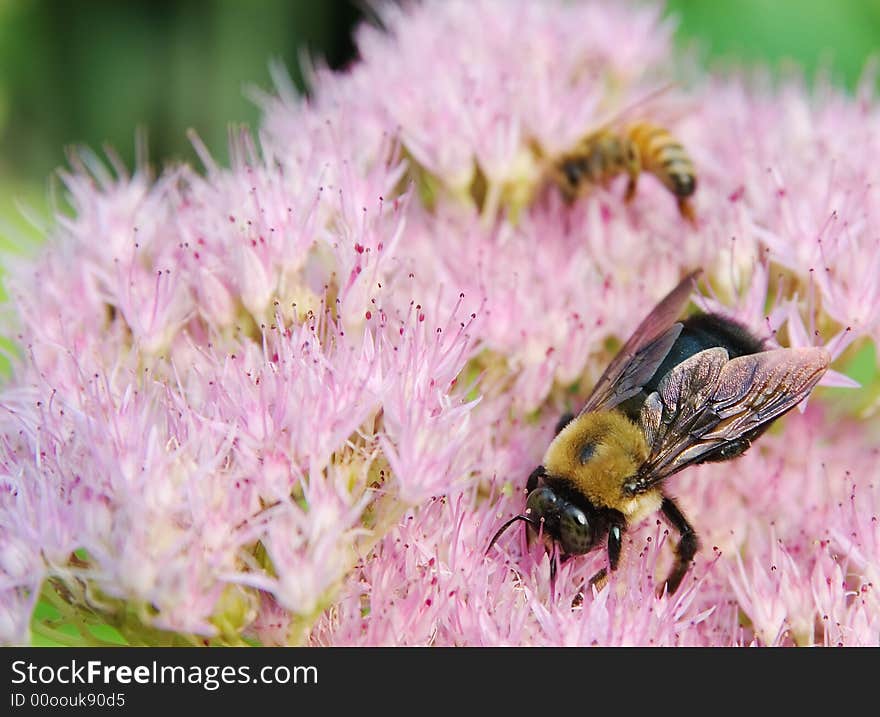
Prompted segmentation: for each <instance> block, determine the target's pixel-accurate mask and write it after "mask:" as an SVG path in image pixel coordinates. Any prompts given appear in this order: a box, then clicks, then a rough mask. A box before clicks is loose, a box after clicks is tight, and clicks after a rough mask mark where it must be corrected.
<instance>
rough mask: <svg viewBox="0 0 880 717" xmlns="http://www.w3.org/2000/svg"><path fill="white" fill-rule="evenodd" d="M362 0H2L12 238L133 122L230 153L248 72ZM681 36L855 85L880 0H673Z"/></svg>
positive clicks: (2, 148) (708, 54) (1, 63)
mask: <svg viewBox="0 0 880 717" xmlns="http://www.w3.org/2000/svg"><path fill="white" fill-rule="evenodd" d="M367 7H369V5H368V2H366V1H364V2H361V0H190V1H187V2H167V1H165V0H125V1H124V2H123V1H122V0H115V1H114V0H76V1H73V0H0V241H2V242H3V243H5V244H7V245H8V243H9V242H10V241H12V242H13V243H20V242H21V241H22V240H23V239H24V238H26V237H28V236H31V237H33V236H35V235H36V232H34V231H33V230H32V229H31V228H30V227H29V225H28V223H27V222H25V221H23V220H22V218H21V217H20V216H19V212H18V211H17V209H16V204H17V203H21V202H24V203H25V204H27V205H29V206H31V207H34V208H36V209H37V210H38V211H44V210H45V206H46V198H47V182H48V179H49V177H50V175H51V174H52V172H53V170H54V169H55V168H57V167H59V166H62V165H63V164H64V162H65V155H64V151H65V147H68V146H70V145H72V144H79V143H82V144H86V145H89V146H91V147H95V148H100V147H101V146H102V145H104V144H109V145H110V146H112V147H114V148H115V150H116V151H117V152H118V153H119V154H120V155H121V156H122V158H123V159H124V160H125V162H126V163H127V164H128V165H129V166H131V165H132V164H133V161H134V147H135V142H134V133H135V128H138V127H142V128H144V129H145V130H146V135H147V137H148V145H149V151H150V158H151V160H152V162H153V163H154V166H161V164H162V163H163V162H164V161H166V160H171V159H186V160H194V155H193V152H192V149H191V147H190V145H189V142H188V141H187V139H186V130H187V129H188V128H194V129H195V130H196V131H197V132H198V133H199V135H200V136H201V137H202V138H203V140H204V141H205V142H206V144H207V145H208V147H209V148H210V149H211V150H212V151H213V152H214V153H215V155H216V156H217V157H218V158H220V159H221V160H222V159H225V157H226V132H227V127H228V125H229V123H237V122H245V123H248V124H250V125H252V126H253V125H255V124H256V122H257V119H258V111H257V108H256V107H255V106H254V105H253V104H252V102H251V101H250V100H249V99H247V97H246V95H245V88H246V87H247V86H248V85H256V86H259V87H263V88H269V87H270V84H271V83H270V80H269V71H268V64H269V61H270V60H272V59H280V60H281V61H283V62H284V63H285V65H286V66H287V67H288V68H290V71H291V74H292V75H293V77H294V79H295V80H296V81H297V82H298V83H300V86H301V82H302V77H301V74H300V73H299V71H298V69H297V64H298V58H299V56H300V53H301V52H302V51H303V50H305V51H306V52H307V53H309V54H311V55H313V56H320V57H323V58H325V59H326V61H327V62H328V63H329V64H330V65H331V66H332V67H342V66H344V65H345V64H346V63H347V62H350V61H351V60H352V59H353V57H354V48H353V44H352V41H351V31H352V28H353V27H354V26H355V24H356V23H357V22H358V21H359V20H360V19H361V18H362V17H363V14H364V11H365V10H364V9H365V8H367ZM668 10H669V13H670V14H673V15H676V16H678V18H679V21H680V24H679V30H678V34H677V37H678V40H679V41H680V43H681V44H682V45H685V46H691V45H693V44H694V43H696V44H697V46H698V48H699V50H700V56H701V57H702V58H704V59H705V60H706V61H707V62H710V63H716V64H731V63H753V62H769V63H770V64H772V65H774V66H777V67H779V66H781V65H782V64H784V63H787V62H789V61H793V62H794V63H795V64H797V65H799V66H801V67H803V68H804V69H805V70H806V72H807V73H808V75H811V74H812V73H813V72H814V71H815V69H816V68H817V66H819V65H820V64H823V63H825V64H827V65H829V66H830V67H831V68H832V71H833V74H834V76H835V78H836V79H837V80H839V81H840V83H841V84H846V85H847V86H848V87H853V86H854V84H855V82H856V80H857V78H858V76H859V74H860V72H861V70H862V68H863V66H864V64H865V61H866V58H867V57H868V56H869V55H870V54H871V53H872V52H874V51H875V50H876V49H877V47H878V44H880V0H843V1H838V2H830V1H828V0H714V1H711V2H710V1H709V0H671V1H670V2H669V3H668Z"/></svg>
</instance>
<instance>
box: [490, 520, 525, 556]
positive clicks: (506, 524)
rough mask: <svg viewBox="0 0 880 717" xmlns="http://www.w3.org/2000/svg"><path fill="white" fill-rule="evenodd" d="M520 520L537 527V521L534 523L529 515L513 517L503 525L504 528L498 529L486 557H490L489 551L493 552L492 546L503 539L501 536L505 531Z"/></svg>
mask: <svg viewBox="0 0 880 717" xmlns="http://www.w3.org/2000/svg"><path fill="white" fill-rule="evenodd" d="M518 520H524V521H525V522H526V523H528V524H529V525H534V526H535V527H537V525H536V523H535V521H534V520H533V519H532V518H529V516H527V515H515V516H513V517H512V518H511V519H510V520H508V521H507V522H506V523H505V524H504V525H502V526H501V527H500V528H499V529H498V532H497V533H495V535H494V536H493V537H492V540H491V541H489V546H488V547H487V548H486V555H488V554H489V551H490V550H492V546H493V545H495V541H496V540H498V538H500V537H501V534H502V533H503V532H504V531H505V530H507V529H508V528H509V527H510V526H511V525H513V524H514V523H515V522H516V521H518Z"/></svg>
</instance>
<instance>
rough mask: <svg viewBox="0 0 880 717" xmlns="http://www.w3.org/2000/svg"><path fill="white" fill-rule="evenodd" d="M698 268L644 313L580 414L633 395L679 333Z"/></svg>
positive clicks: (611, 404)
mask: <svg viewBox="0 0 880 717" xmlns="http://www.w3.org/2000/svg"><path fill="white" fill-rule="evenodd" d="M699 273H700V270H699V269H698V270H696V271H694V272H691V273H690V274H688V275H687V276H686V277H685V278H684V279H682V280H681V282H680V283H679V284H678V286H676V287H675V288H674V289H673V290H672V291H670V292H669V293H668V294H667V295H666V297H665V298H664V299H663V300H661V301H660V303H659V304H657V306H655V307H654V309H653V311H651V313H650V314H648V316H647V317H645V320H644V321H642V323H641V324H639V327H638V328H637V329H636V330H635V332H633V335H632V336H630V337H629V340H628V341H627V342H626V343H625V344H624V345H623V348H621V349H620V351H619V352H618V353H617V355H616V356H615V357H614V358H613V359H612V360H611V363H609V364H608V368H606V369H605V372H604V373H603V374H602V375H601V376H600V377H599V380H598V381H597V382H596V385H595V386H594V387H593V391H592V393H590V396H589V397H588V398H587V402H586V404H584V407H583V408H582V409H581V414H584V413H588V412H590V411H595V410H598V409H601V408H612V407H614V406H616V405H617V404H619V403H621V402H623V401H625V400H626V399H628V398H631V397H632V396H635V395H636V394H637V393H638V392H639V391H640V390H641V389H642V386H644V385H645V383H647V381H648V380H650V378H651V377H652V376H653V375H654V373H655V372H656V371H657V369H658V368H659V367H660V364H661V363H663V359H665V358H666V354H668V353H669V349H671V348H672V344H674V343H675V340H676V339H677V338H678V335H679V334H680V333H681V324H679V323H676V319H677V318H678V317H679V316H680V315H681V312H682V311H684V307H685V306H686V305H687V302H688V299H689V298H690V295H691V291H693V289H694V284H695V281H696V278H697V276H698V275H699Z"/></svg>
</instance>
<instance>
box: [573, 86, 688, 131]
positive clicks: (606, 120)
mask: <svg viewBox="0 0 880 717" xmlns="http://www.w3.org/2000/svg"><path fill="white" fill-rule="evenodd" d="M676 87H679V83H677V82H664V83H663V84H660V85H657V86H656V87H653V88H651V89H649V90H647V91H646V92H644V93H643V94H641V95H639V96H638V97H636V98H634V99H632V100H630V102H628V103H627V104H625V105H623V106H621V107H617V108H615V109H614V110H611V111H606V112H605V114H604V115H602V116H600V117H599V119H598V120H597V121H596V123H595V127H594V128H593V129H591V130H590V131H589V132H588V133H587V135H586V136H590V135H593V134H597V133H598V132H601V131H602V130H604V129H606V128H608V127H610V126H611V125H612V124H615V123H617V122H620V121H622V120H624V119H626V118H627V117H628V116H630V115H632V114H633V113H634V112H644V110H645V108H646V107H647V106H649V105H650V103H651V102H653V101H655V100H657V99H658V98H660V97H663V96H664V95H666V94H667V93H669V92H671V91H672V90H673V89H675V88H676Z"/></svg>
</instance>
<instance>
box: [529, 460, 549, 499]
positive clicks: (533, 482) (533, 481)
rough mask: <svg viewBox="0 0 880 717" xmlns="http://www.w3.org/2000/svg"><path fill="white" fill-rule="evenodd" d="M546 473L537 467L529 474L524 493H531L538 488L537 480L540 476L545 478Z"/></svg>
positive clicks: (540, 467)
mask: <svg viewBox="0 0 880 717" xmlns="http://www.w3.org/2000/svg"><path fill="white" fill-rule="evenodd" d="M546 474H547V472H546V471H545V470H544V466H538V467H537V468H535V470H533V471H532V472H531V473H530V474H529V479H528V480H527V481H526V492H527V493H531V492H532V491H533V490H535V488H537V487H538V479H539V478H541V477H542V476H545V475H546Z"/></svg>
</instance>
